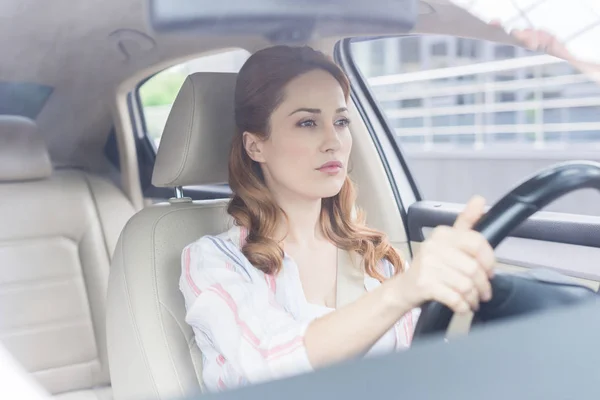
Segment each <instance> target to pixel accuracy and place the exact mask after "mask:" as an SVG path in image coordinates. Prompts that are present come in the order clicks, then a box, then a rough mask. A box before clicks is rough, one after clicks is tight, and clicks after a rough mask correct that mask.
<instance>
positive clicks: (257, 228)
mask: <svg viewBox="0 0 600 400" xmlns="http://www.w3.org/2000/svg"><path fill="white" fill-rule="evenodd" d="M315 69H321V70H324V71H326V72H328V73H330V74H331V75H332V76H333V77H334V78H335V79H336V80H337V81H338V82H339V84H340V86H341V87H342V90H343V92H344V95H345V97H346V99H348V98H349V94H350V83H349V81H348V78H347V77H346V75H345V74H344V72H343V71H342V70H341V69H340V68H339V67H338V66H337V65H336V64H335V63H334V62H333V61H332V60H331V59H330V58H328V57H327V56H326V55H325V54H323V53H321V52H319V51H316V50H314V49H312V48H310V47H306V46H305V47H290V46H274V47H269V48H266V49H263V50H261V51H258V52H256V53H254V54H253V55H252V56H251V57H250V58H249V59H248V60H247V61H246V63H245V64H244V66H243V67H242V69H241V70H240V72H239V75H238V77H237V82H236V88H235V122H236V125H237V132H236V134H235V136H234V139H233V142H232V146H231V153H230V157H229V185H230V187H231V189H232V191H233V193H234V195H233V198H232V200H231V202H230V203H229V207H228V210H227V211H228V213H229V214H230V215H231V216H232V217H233V218H234V220H235V223H236V224H237V225H240V226H242V227H244V228H245V229H244V230H247V231H248V236H247V237H246V240H245V244H244V245H243V246H242V252H243V254H244V255H245V256H246V257H247V258H248V260H249V261H250V262H251V263H252V264H253V265H254V266H255V267H256V268H258V269H260V270H261V271H263V272H265V273H267V274H276V273H277V272H279V270H280V269H281V265H282V261H283V257H284V252H283V249H282V247H281V246H280V244H279V243H278V242H276V241H275V240H274V239H273V235H274V234H275V229H276V227H277V226H278V223H279V222H280V218H286V216H285V213H284V212H283V210H282V209H281V208H280V207H279V206H278V205H277V203H276V202H275V200H274V199H273V197H272V196H271V194H270V192H269V190H268V189H267V186H266V184H265V180H264V176H263V174H262V170H261V168H260V165H259V164H258V163H257V162H255V161H253V160H252V159H251V158H250V157H249V156H248V154H247V153H246V150H245V148H244V144H243V134H244V132H251V133H253V134H255V135H257V136H259V137H260V138H262V139H267V138H268V137H269V135H270V126H269V122H270V117H271V114H272V113H273V111H274V110H275V109H276V108H277V107H278V106H279V104H281V102H282V101H283V97H284V88H285V86H286V85H287V83H288V82H290V81H291V80H292V79H294V78H296V77H297V76H299V75H302V74H304V73H307V72H309V71H312V70H315ZM355 200H356V192H355V188H354V184H353V183H352V181H351V180H350V178H349V177H346V180H345V182H344V184H343V185H342V188H341V190H340V192H339V193H338V194H337V195H335V196H333V197H329V198H324V199H323V200H322V207H321V215H320V224H321V228H322V230H323V234H324V235H325V237H326V238H327V239H328V240H330V241H331V242H332V243H334V244H335V245H336V246H337V247H338V248H340V249H343V250H349V251H356V252H357V253H358V254H360V255H361V256H362V257H363V259H364V266H365V269H366V272H367V273H368V274H369V275H370V276H372V277H374V278H376V279H379V280H380V281H381V280H383V279H384V276H383V274H382V272H383V271H381V269H380V268H378V263H379V260H382V259H384V258H385V259H387V260H389V261H390V263H391V264H392V265H393V267H394V270H395V271H394V272H395V273H396V272H398V271H402V269H403V262H402V259H401V258H400V256H399V254H398V253H397V252H396V251H395V249H394V248H393V247H392V246H391V245H390V244H389V241H388V240H387V237H386V235H385V234H383V233H381V232H379V231H376V230H374V229H371V228H368V227H367V226H366V224H365V218H364V214H363V213H362V212H361V211H360V210H358V209H356V208H355ZM355 209H356V210H357V213H356V215H353V210H355Z"/></svg>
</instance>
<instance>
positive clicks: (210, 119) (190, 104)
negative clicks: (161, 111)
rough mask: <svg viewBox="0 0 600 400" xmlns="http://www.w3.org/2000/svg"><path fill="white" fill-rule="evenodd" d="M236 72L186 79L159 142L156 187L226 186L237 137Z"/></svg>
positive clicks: (208, 73)
mask: <svg viewBox="0 0 600 400" xmlns="http://www.w3.org/2000/svg"><path fill="white" fill-rule="evenodd" d="M236 78H237V74H234V73H212V72H199V73H195V74H192V75H190V76H188V77H187V79H186V80H185V82H184V84H183V86H182V87H181V90H180V91H179V94H178V95H177V98H176V99H175V103H174V104H173V108H172V109H171V113H170V114H169V117H168V119H167V123H166V125H165V130H164V132H163V135H162V137H161V140H160V145H159V148H158V153H157V154H156V163H155V164H154V173H153V175H152V184H153V185H154V186H157V187H175V186H190V185H205V184H216V183H225V182H227V175H228V158H229V147H230V144H231V140H232V138H233V135H234V133H235V119H234V104H233V102H234V91H235V81H236Z"/></svg>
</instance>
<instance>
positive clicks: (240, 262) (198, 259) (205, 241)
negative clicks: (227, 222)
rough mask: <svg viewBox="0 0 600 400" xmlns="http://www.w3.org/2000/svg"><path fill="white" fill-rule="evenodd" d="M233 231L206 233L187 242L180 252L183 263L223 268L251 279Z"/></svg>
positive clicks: (206, 267) (205, 267)
mask: <svg viewBox="0 0 600 400" xmlns="http://www.w3.org/2000/svg"><path fill="white" fill-rule="evenodd" d="M235 231H236V229H233V231H232V229H229V230H227V231H225V232H222V233H220V234H213V235H211V234H207V235H204V236H201V237H200V238H199V239H197V240H196V241H194V242H192V243H190V244H188V245H187V246H185V247H184V249H183V252H182V258H183V263H184V265H185V264H188V263H192V264H194V265H196V267H198V268H201V269H203V270H206V269H208V270H215V269H216V270H220V269H222V268H225V269H227V270H230V271H238V272H240V273H242V275H244V276H246V277H248V278H250V279H252V276H251V275H252V272H250V271H251V270H252V269H251V268H249V261H248V259H247V258H246V257H245V256H244V254H243V253H242V251H241V246H240V245H239V242H238V241H237V238H236V232H235Z"/></svg>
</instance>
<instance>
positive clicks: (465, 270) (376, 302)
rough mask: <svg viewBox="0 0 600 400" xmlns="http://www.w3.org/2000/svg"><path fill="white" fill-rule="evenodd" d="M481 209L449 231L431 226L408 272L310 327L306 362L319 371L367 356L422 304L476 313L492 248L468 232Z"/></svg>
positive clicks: (474, 205) (477, 203)
mask: <svg viewBox="0 0 600 400" xmlns="http://www.w3.org/2000/svg"><path fill="white" fill-rule="evenodd" d="M483 206H484V202H483V199H481V198H474V199H473V200H472V201H471V202H469V204H468V205H467V208H466V209H465V211H464V212H463V213H462V214H461V215H460V216H459V218H458V219H457V221H456V222H455V225H454V227H452V228H449V227H439V228H436V230H435V231H434V233H433V234H432V236H431V237H430V238H429V239H427V240H426V241H425V242H424V243H423V244H422V246H421V251H420V252H419V254H417V256H416V257H415V259H414V260H413V263H412V265H411V268H410V269H409V270H408V271H406V272H404V273H401V274H397V275H395V276H394V277H393V278H391V279H389V280H387V281H385V282H384V283H383V284H382V285H381V286H380V287H379V288H377V289H376V290H373V291H371V292H369V293H367V294H366V295H364V296H363V297H361V298H360V299H359V300H357V301H355V302H354V303H351V304H349V305H347V306H345V307H343V308H341V309H338V310H337V311H335V312H333V313H330V314H328V315H326V316H324V317H322V318H320V319H317V320H315V321H314V322H313V323H311V324H310V325H309V326H308V328H307V330H306V334H305V339H304V342H305V346H306V351H307V353H308V358H309V359H310V362H311V364H312V365H313V366H315V367H319V366H323V365H327V364H330V363H334V362H338V361H342V360H346V359H350V358H353V357H357V356H360V355H362V354H364V353H366V352H367V351H368V350H369V349H370V348H371V347H372V346H373V344H374V343H375V342H376V341H377V340H378V339H379V338H380V337H381V336H383V334H384V333H385V332H387V331H388V330H389V329H390V328H391V327H392V326H393V325H394V323H396V321H398V320H399V319H400V318H402V316H404V315H405V314H406V313H408V312H410V311H411V310H412V309H413V308H415V307H418V306H420V305H421V304H422V303H423V302H425V301H428V300H436V301H439V302H442V303H444V304H445V305H447V306H448V307H450V308H452V309H453V310H454V311H455V312H466V311H469V310H474V309H477V308H478V303H479V300H480V299H482V300H489V299H490V298H491V287H490V284H489V280H488V279H489V277H490V276H491V273H492V272H491V271H492V267H493V266H494V264H495V258H494V254H493V250H492V248H491V247H490V246H489V244H488V243H487V241H485V239H483V237H482V236H481V235H480V234H479V233H476V232H474V231H472V230H470V228H471V227H472V225H473V224H474V223H475V222H476V221H477V220H478V219H479V218H480V216H481V215H482V214H483Z"/></svg>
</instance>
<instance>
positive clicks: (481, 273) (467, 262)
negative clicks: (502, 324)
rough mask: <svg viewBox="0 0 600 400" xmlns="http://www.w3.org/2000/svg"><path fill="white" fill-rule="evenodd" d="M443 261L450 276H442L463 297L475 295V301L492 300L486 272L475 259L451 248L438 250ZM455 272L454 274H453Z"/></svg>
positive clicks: (490, 286)
mask: <svg viewBox="0 0 600 400" xmlns="http://www.w3.org/2000/svg"><path fill="white" fill-rule="evenodd" d="M440 251H441V252H442V253H443V259H444V262H445V264H446V265H447V266H448V268H445V270H449V271H452V272H453V273H452V274H444V273H442V274H443V275H444V278H445V279H446V283H447V284H449V285H450V286H452V287H453V288H454V289H456V290H458V291H459V292H460V293H462V294H463V295H472V294H473V292H474V293H475V295H476V300H477V301H479V299H481V300H482V301H489V300H490V299H491V298H492V285H491V284H490V281H489V277H488V273H487V270H486V269H485V268H484V266H482V265H480V264H479V262H478V261H477V260H476V259H473V258H472V257H469V256H468V255H467V254H465V253H463V252H461V251H460V250H458V249H456V248H453V247H443V248H441V249H440ZM454 272H456V273H457V274H458V275H457V274H456V273H454Z"/></svg>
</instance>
